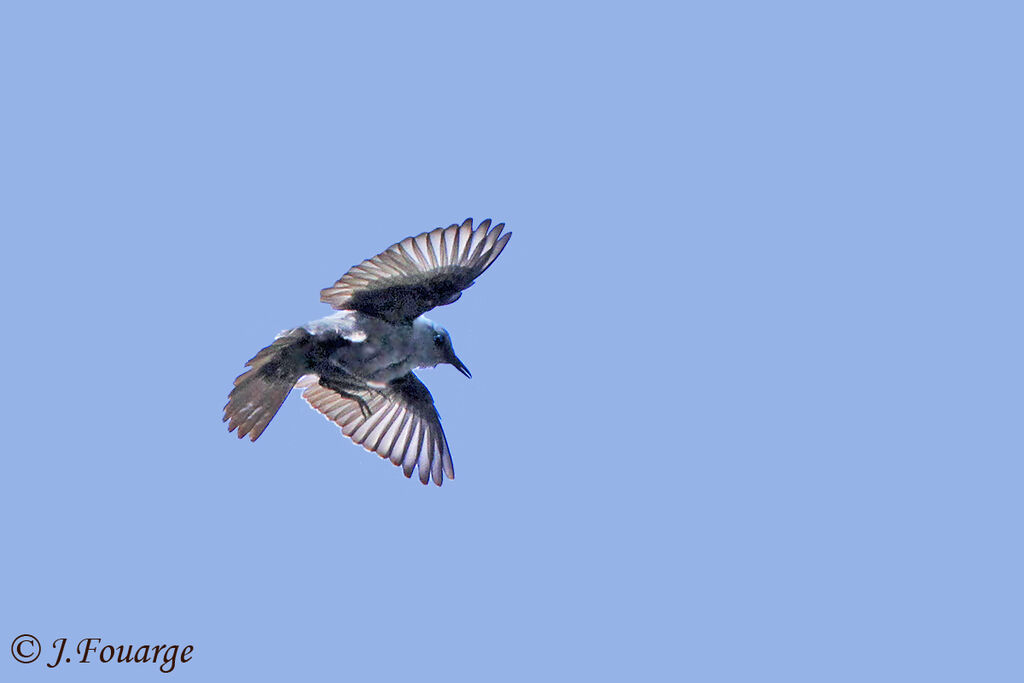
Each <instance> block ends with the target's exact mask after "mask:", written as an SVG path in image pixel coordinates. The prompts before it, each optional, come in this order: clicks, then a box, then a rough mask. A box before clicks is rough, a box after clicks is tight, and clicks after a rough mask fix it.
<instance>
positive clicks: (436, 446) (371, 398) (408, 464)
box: [298, 372, 455, 486]
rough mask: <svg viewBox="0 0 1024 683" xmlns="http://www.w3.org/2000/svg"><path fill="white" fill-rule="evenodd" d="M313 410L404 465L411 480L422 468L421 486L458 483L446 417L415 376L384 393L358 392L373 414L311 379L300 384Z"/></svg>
mask: <svg viewBox="0 0 1024 683" xmlns="http://www.w3.org/2000/svg"><path fill="white" fill-rule="evenodd" d="M298 386H305V387H307V389H306V390H305V391H304V392H303V393H302V398H304V399H306V401H308V402H309V405H311V406H312V407H313V408H315V409H316V410H318V411H319V412H321V413H323V415H324V417H326V418H327V419H328V420H330V421H332V422H334V423H335V424H337V425H338V426H339V427H341V431H342V433H344V434H345V436H347V437H349V438H350V439H352V441H354V442H355V443H357V444H359V445H360V446H362V447H363V448H365V449H366V450H368V451H370V452H372V453H376V454H377V455H379V456H380V457H382V458H387V459H389V460H391V462H393V463H394V464H395V465H401V467H402V472H403V473H404V474H405V476H406V477H411V476H412V472H413V470H414V469H415V468H416V467H417V466H419V477H420V481H421V482H423V483H424V484H426V483H427V482H428V481H429V480H430V479H431V478H433V480H434V483H435V484H437V485H438V486H440V485H441V484H442V482H443V480H444V477H445V476H447V477H448V478H449V479H454V478H455V468H454V466H453V465H452V454H451V452H450V451H449V450H448V440H447V439H446V438H445V436H444V430H443V429H441V418H440V417H439V416H438V414H437V409H436V408H434V398H433V396H431V395H430V391H428V390H427V387H425V386H424V385H423V382H421V381H420V380H419V379H418V378H417V377H416V375H414V374H413V373H411V372H410V373H409V374H407V375H405V376H403V377H399V378H398V379H396V380H394V381H392V382H391V383H390V384H388V386H387V387H386V388H385V389H383V390H381V391H380V392H379V393H378V392H377V391H375V390H366V391H360V392H358V394H357V395H358V396H359V397H360V398H361V399H362V400H364V401H365V403H366V407H367V408H369V410H370V411H371V412H370V415H369V416H366V415H365V414H364V412H363V410H362V409H361V407H360V405H359V402H358V401H357V400H355V399H353V398H351V396H353V394H349V395H348V396H344V395H342V394H341V393H339V392H337V391H334V390H333V389H329V388H328V387H325V386H324V385H323V384H321V383H320V379H319V378H318V377H317V376H316V375H306V377H304V378H303V379H302V380H301V381H300V382H299V384H298Z"/></svg>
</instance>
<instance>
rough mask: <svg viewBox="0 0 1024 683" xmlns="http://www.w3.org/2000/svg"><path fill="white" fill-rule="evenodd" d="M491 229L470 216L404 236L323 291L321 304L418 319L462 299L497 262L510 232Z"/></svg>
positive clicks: (390, 317)
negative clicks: (467, 290) (475, 224)
mask: <svg viewBox="0 0 1024 683" xmlns="http://www.w3.org/2000/svg"><path fill="white" fill-rule="evenodd" d="M490 226H491V220H490V219H487V220H485V221H483V222H482V223H480V225H478V226H477V227H476V228H475V229H474V228H473V219H472V218H467V219H466V220H465V222H464V223H463V224H462V225H455V224H452V225H449V226H448V227H447V228H437V229H435V230H431V231H430V232H425V233H422V234H420V235H417V236H416V237H406V238H405V239H404V240H402V241H401V242H399V243H398V244H393V245H391V246H390V247H388V248H387V249H386V250H385V251H383V252H381V253H380V254H377V255H376V256H374V257H373V258H371V259H367V260H366V261H363V262H362V263H360V264H359V265H357V266H353V267H352V268H350V269H349V271H348V272H347V273H345V274H344V275H343V276H342V277H341V279H340V280H338V281H337V282H335V283H334V285H333V286H331V287H328V288H326V289H324V290H321V292H320V300H321V301H323V302H324V303H327V304H330V305H331V306H333V307H334V308H336V309H338V310H354V311H361V312H363V313H366V314H368V315H372V316H375V317H377V318H381V319H383V320H386V321H388V322H391V323H400V322H409V321H411V320H414V319H415V318H417V317H418V316H420V315H422V314H423V313H426V312H427V311H429V310H430V309H432V308H434V307H435V306H444V305H445V304H450V303H452V302H453V301H455V300H456V299H458V298H459V297H460V296H462V290H464V289H466V288H467V287H469V286H470V285H472V284H473V280H475V279H476V278H478V277H479V276H480V274H481V273H483V272H484V271H485V270H487V268H488V267H489V266H490V265H491V264H492V263H494V259H496V258H498V254H500V253H501V250H502V249H504V248H505V245H506V244H507V243H508V240H509V238H510V237H511V236H512V233H510V232H509V233H505V235H502V234H501V231H502V229H503V228H504V227H505V224H504V223H498V224H497V225H496V226H494V227H493V228H490ZM488 228H490V231H488Z"/></svg>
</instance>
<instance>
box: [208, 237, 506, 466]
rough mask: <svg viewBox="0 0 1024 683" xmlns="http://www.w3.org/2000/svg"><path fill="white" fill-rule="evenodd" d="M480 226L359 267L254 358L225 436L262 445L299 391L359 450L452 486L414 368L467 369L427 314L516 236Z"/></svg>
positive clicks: (227, 415)
mask: <svg viewBox="0 0 1024 683" xmlns="http://www.w3.org/2000/svg"><path fill="white" fill-rule="evenodd" d="M504 227H505V224H504V223H498V224H497V225H495V226H494V227H491V220H490V219H487V220H484V221H481V222H480V224H479V225H477V226H476V227H475V228H474V227H473V219H472V218H467V219H466V220H465V221H463V222H462V223H461V224H455V223H453V224H452V225H449V226H448V227H446V228H445V227H441V228H436V229H434V230H431V231H429V232H423V233H420V234H419V235H416V236H415V237H407V238H405V239H404V240H402V241H400V242H396V243H395V244H393V245H391V246H390V247H388V248H387V249H385V250H384V251H382V252H381V253H379V254H377V255H376V256H374V257H373V258H370V259H366V260H365V261H362V262H361V263H359V264H358V265H355V266H352V267H351V268H350V269H349V270H348V271H347V272H346V273H345V274H344V275H342V276H341V278H340V279H339V280H338V281H337V282H335V283H334V284H333V285H332V286H330V287H327V288H325V289H323V290H321V291H320V301H322V302H323V303H326V304H329V305H330V306H331V307H333V308H334V309H335V311H336V312H335V313H333V314H331V315H328V316H326V317H324V318H321V319H319V320H314V321H312V322H308V323H306V324H305V325H301V326H299V327H296V328H293V329H288V330H284V331H283V332H281V333H280V334H278V335H277V337H276V338H275V339H274V341H273V342H272V343H271V344H270V345H269V346H267V347H265V348H263V349H262V350H261V351H260V352H259V353H257V354H256V355H255V356H253V357H252V358H251V359H250V360H249V361H248V362H247V363H246V364H245V366H246V367H247V368H248V370H246V371H245V372H244V373H242V374H241V375H239V376H238V377H237V378H236V379H235V382H234V388H233V389H232V390H231V392H230V394H229V395H228V402H227V405H225V406H224V422H227V423H228V432H229V433H230V432H236V433H237V435H238V438H239V439H242V438H244V437H245V436H248V437H249V439H250V440H251V441H256V439H258V438H259V437H260V435H261V434H262V433H263V430H265V429H266V428H267V425H269V424H270V421H271V420H272V419H273V418H274V416H275V415H276V414H277V411H278V410H279V409H280V408H281V405H282V404H283V403H284V400H285V399H286V398H287V397H288V394H289V393H290V392H291V390H292V389H293V388H296V387H298V388H301V389H303V393H302V397H303V398H304V399H305V400H306V402H307V403H309V405H310V406H312V407H313V408H314V409H315V410H317V411H318V412H320V413H321V414H322V415H323V416H324V417H325V418H327V419H328V420H330V421H331V422H334V423H335V424H336V425H338V426H339V427H340V428H341V431H342V433H343V434H344V435H345V436H347V437H348V438H350V439H351V440H352V441H353V442H354V443H356V444H359V445H361V446H362V447H363V448H365V449H366V450H368V451H370V452H372V453H376V454H377V455H379V456H380V457H381V458H384V459H387V460H390V461H391V462H392V463H394V464H395V465H398V466H400V467H401V468H402V472H403V474H405V476H406V478H411V477H412V473H413V471H414V470H415V469H416V468H418V470H419V472H418V476H419V480H420V481H421V482H422V483H423V484H427V483H428V482H429V481H430V480H431V479H433V481H434V483H435V484H436V485H437V486H441V485H442V483H443V482H444V479H445V477H447V478H448V479H454V478H455V468H454V465H453V464H452V456H451V451H450V450H449V448H448V439H447V437H446V436H445V434H444V430H443V429H442V428H441V418H440V416H439V415H438V412H437V409H436V407H435V406H434V398H433V396H432V395H431V394H430V391H429V390H428V389H427V387H426V386H425V385H424V384H423V382H421V381H420V379H419V378H418V377H417V376H416V373H414V372H413V370H414V369H419V368H430V367H435V366H437V365H439V364H448V365H452V366H454V367H455V368H456V369H457V370H458V371H459V372H461V373H462V374H463V375H465V376H466V377H467V378H470V377H472V374H471V373H470V372H469V369H468V368H467V367H466V366H465V364H464V363H463V362H462V361H461V360H459V358H458V356H456V355H455V351H454V349H453V348H452V339H451V335H450V334H449V333H448V330H446V329H445V328H444V327H442V326H441V325H439V324H437V323H436V322H434V321H432V320H430V319H429V318H427V317H426V316H425V315H424V314H425V313H426V312H428V311H430V310H431V309H433V308H435V307H437V306H445V305H448V304H450V303H454V302H455V301H457V300H458V299H459V298H460V297H461V296H462V293H463V291H464V290H466V289H467V288H469V287H470V286H472V285H473V283H474V281H475V280H476V278H478V277H479V276H480V275H481V274H482V273H483V272H484V271H485V270H487V269H488V268H489V267H490V266H491V264H492V263H494V261H495V259H497V258H498V255H499V254H501V252H502V250H503V249H504V248H505V245H506V244H508V241H509V238H511V237H512V233H511V232H505V233H504V234H502V231H503V229H504Z"/></svg>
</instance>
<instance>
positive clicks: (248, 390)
mask: <svg viewBox="0 0 1024 683" xmlns="http://www.w3.org/2000/svg"><path fill="white" fill-rule="evenodd" d="M308 339H309V333H308V332H307V331H306V330H304V329H302V328H298V329H294V330H289V331H288V332H283V333H281V334H280V335H278V337H277V339H275V340H274V343H273V344H271V345H270V346H268V347H267V348H265V349H263V350H262V351H260V352H259V353H257V354H256V355H255V356H254V357H253V358H252V359H251V360H250V361H249V362H248V363H246V365H247V366H249V369H248V370H247V371H246V372H244V373H242V374H241V375H239V376H238V377H237V378H236V379H235V388H234V389H232V390H231V393H230V394H229V395H228V404H227V405H226V406H224V422H227V423H228V431H229V432H233V431H234V430H235V429H238V438H239V439H241V438H242V437H244V436H246V435H248V436H249V438H250V439H251V440H252V441H255V440H256V439H258V438H259V437H260V434H262V433H263V430H264V429H266V428H267V425H268V424H270V421H271V420H272V419H273V418H274V415H277V411H278V410H279V409H280V408H281V404H282V403H284V400H285V398H287V397H288V392H289V391H291V390H292V387H293V386H295V382H296V381H297V380H298V379H299V377H301V376H302V374H303V372H304V368H305V365H304V363H303V358H302V349H301V347H302V346H303V345H304V343H305V342H306V341H307V340H308Z"/></svg>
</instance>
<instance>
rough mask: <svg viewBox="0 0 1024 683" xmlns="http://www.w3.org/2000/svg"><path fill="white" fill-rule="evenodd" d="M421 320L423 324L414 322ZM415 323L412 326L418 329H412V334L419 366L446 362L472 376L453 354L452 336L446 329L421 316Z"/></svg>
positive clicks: (467, 375) (431, 365) (432, 365)
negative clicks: (414, 339) (414, 338)
mask: <svg viewBox="0 0 1024 683" xmlns="http://www.w3.org/2000/svg"><path fill="white" fill-rule="evenodd" d="M421 321H423V323H425V324H420V325H417V324H416V323H420V322H421ZM416 323H414V326H415V327H417V328H418V329H415V330H414V335H415V337H416V342H417V343H416V347H417V350H418V354H417V355H418V356H419V358H418V359H417V360H418V361H419V363H418V365H419V366H420V367H431V368H432V367H434V366H437V365H440V364H441V363H447V364H449V365H452V366H454V367H455V369H456V370H458V371H459V372H461V373H462V374H463V375H465V376H466V377H472V376H473V375H472V374H470V372H469V368H467V367H466V366H465V364H463V362H462V361H461V360H459V357H458V356H456V355H455V350H454V349H453V348H452V338H451V335H449V334H448V330H446V329H444V328H443V327H441V326H440V325H438V324H437V323H434V322H432V321H428V320H426V319H425V318H423V317H422V316H421V317H420V318H419V319H417V320H416Z"/></svg>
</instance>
